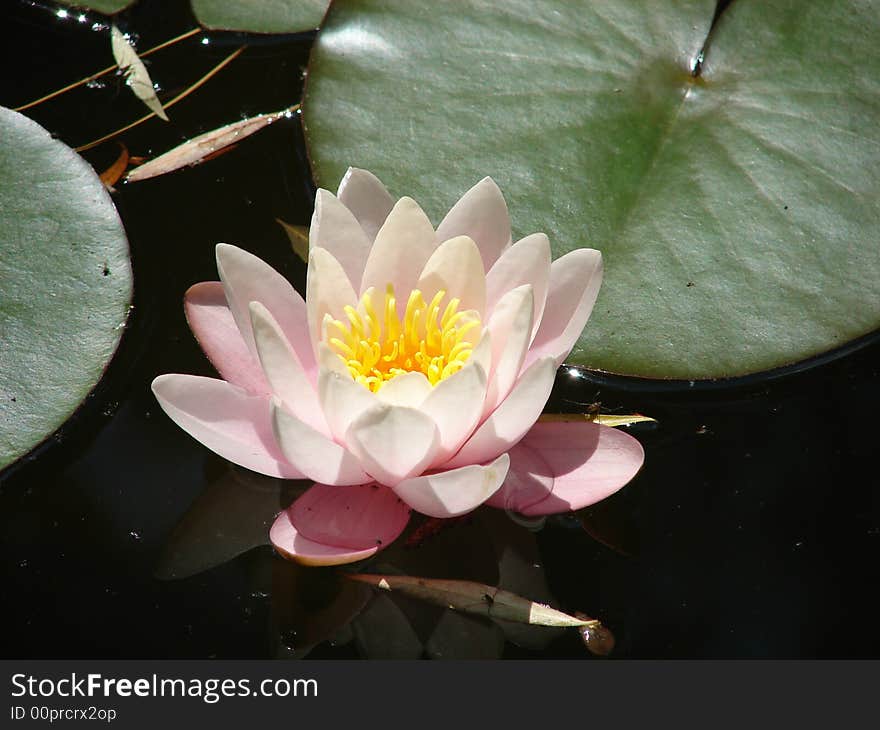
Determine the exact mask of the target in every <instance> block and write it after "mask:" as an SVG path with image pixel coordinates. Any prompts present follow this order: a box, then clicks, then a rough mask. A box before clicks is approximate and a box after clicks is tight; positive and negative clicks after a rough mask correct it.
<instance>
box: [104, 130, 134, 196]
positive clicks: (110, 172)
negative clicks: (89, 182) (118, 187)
mask: <svg viewBox="0 0 880 730" xmlns="http://www.w3.org/2000/svg"><path fill="white" fill-rule="evenodd" d="M117 144H118V145H119V157H117V158H116V161H115V162H114V163H113V164H112V165H110V167H108V168H107V169H106V170H104V172H102V173H101V174H100V175H99V177H100V178H101V182H102V183H104V187H106V188H107V189H108V190H109V189H112V188H113V186H114V185H115V184H116V182H117V181H118V180H119V178H121V177H122V173H124V172H125V168H126V167H128V162H129V159H130V158H129V155H128V147H126V146H125V145H124V144H122V142H117Z"/></svg>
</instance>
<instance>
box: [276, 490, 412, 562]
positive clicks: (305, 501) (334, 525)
mask: <svg viewBox="0 0 880 730" xmlns="http://www.w3.org/2000/svg"><path fill="white" fill-rule="evenodd" d="M287 513H288V515H289V517H290V521H291V523H293V525H295V526H296V529H297V531H298V532H299V533H300V534H301V535H303V537H306V538H308V539H309V540H313V541H315V542H318V543H321V544H322V545H334V546H336V547H343V548H348V549H349V550H364V549H367V548H371V547H375V546H382V545H387V544H388V543H390V542H392V541H393V540H394V539H395V538H396V537H397V536H398V535H399V534H400V533H401V532H403V528H404V527H406V523H407V522H408V521H409V514H410V510H409V507H408V506H407V505H406V504H404V503H403V502H402V501H401V500H400V499H399V498H398V496H397V495H396V494H395V493H394V492H392V491H391V490H390V489H388V488H387V487H382V486H379V485H378V484H362V485H360V486H356V487H330V486H327V485H325V484H316V485H315V486H314V487H312V488H311V489H309V490H308V491H307V492H305V494H303V495H302V496H301V497H300V498H299V499H297V500H296V501H295V502H294V503H293V504H292V505H290V507H288V509H287Z"/></svg>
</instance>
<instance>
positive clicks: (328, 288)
mask: <svg viewBox="0 0 880 730" xmlns="http://www.w3.org/2000/svg"><path fill="white" fill-rule="evenodd" d="M357 303H358V297H357V294H355V291H354V289H353V288H352V285H351V282H350V281H349V280H348V275H347V274H346V273H345V270H344V269H343V268H342V264H340V263H339V262H338V261H337V260H336V258H335V257H334V256H333V254H332V253H330V252H329V251H328V250H327V249H326V248H320V247H318V248H313V249H311V250H310V251H309V267H308V271H307V273H306V306H307V309H308V323H309V332H310V335H311V341H312V343H313V344H314V350H313V351H314V352H315V353H316V354H317V346H318V343H319V342H321V340H322V337H323V329H324V317H325V316H326V315H328V314H329V315H330V316H331V317H332V318H333V319H338V320H340V321H342V322H347V321H348V319H347V318H346V316H345V307H347V306H351V307H354V306H356V305H357Z"/></svg>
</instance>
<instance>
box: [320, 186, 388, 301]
mask: <svg viewBox="0 0 880 730" xmlns="http://www.w3.org/2000/svg"><path fill="white" fill-rule="evenodd" d="M315 246H320V247H321V248H326V249H327V250H328V251H329V252H330V253H331V254H333V257H334V258H335V259H336V260H337V261H338V262H339V264H340V265H341V266H342V268H343V270H344V271H345V273H346V274H347V275H348V280H349V281H350V282H351V285H352V287H353V288H354V289H355V290H358V289H359V288H360V285H361V276H363V273H364V266H365V265H366V263H367V256H368V255H369V253H370V247H371V246H372V240H371V239H368V238H367V235H366V234H365V233H364V230H363V228H361V224H360V223H359V222H358V220H357V218H355V216H354V215H353V214H352V212H351V211H350V210H349V209H348V208H346V207H345V206H344V205H343V204H342V203H341V202H339V200H337V198H336V196H335V195H333V193H331V192H329V191H327V190H324V189H319V190H318V194H317V195H316V196H315V212H314V213H313V214H312V225H311V228H310V229H309V248H310V249H311V248H313V247H315Z"/></svg>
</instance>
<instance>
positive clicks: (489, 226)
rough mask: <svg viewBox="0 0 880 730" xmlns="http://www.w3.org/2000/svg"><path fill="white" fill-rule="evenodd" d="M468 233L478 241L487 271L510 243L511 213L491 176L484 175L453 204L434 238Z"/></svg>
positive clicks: (446, 238) (438, 238)
mask: <svg viewBox="0 0 880 730" xmlns="http://www.w3.org/2000/svg"><path fill="white" fill-rule="evenodd" d="M455 236H470V237H471V238H473V239H474V241H476V243H477V247H478V248H479V249H480V255H481V256H482V259H483V267H484V269H485V270H486V271H488V270H489V269H490V267H491V266H492V264H494V263H495V261H497V260H498V257H499V256H500V255H501V252H502V251H504V249H505V248H507V246H509V245H510V216H509V215H508V212H507V204H506V203H505V202H504V195H502V193H501V190H499V188H498V186H497V185H496V184H495V181H494V180H493V179H492V178H491V177H484V178H483V179H482V180H480V182H478V183H477V184H476V185H474V186H473V187H472V188H471V189H470V190H468V191H467V192H466V193H465V194H464V195H462V196H461V199H460V200H459V201H458V202H457V203H456V204H455V205H454V206H452V209H451V210H450V211H449V213H447V214H446V217H445V218H444V219H443V221H442V222H441V223H440V225H439V226H438V227H437V240H438V241H441V242H442V241H446V240H448V239H450V238H454V237H455Z"/></svg>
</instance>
